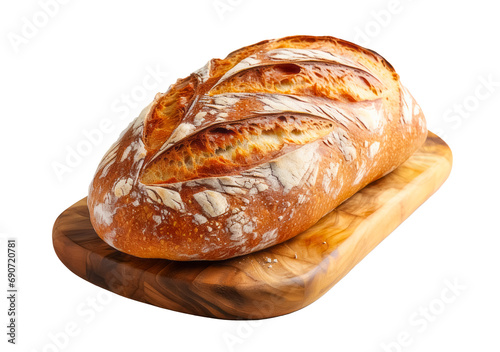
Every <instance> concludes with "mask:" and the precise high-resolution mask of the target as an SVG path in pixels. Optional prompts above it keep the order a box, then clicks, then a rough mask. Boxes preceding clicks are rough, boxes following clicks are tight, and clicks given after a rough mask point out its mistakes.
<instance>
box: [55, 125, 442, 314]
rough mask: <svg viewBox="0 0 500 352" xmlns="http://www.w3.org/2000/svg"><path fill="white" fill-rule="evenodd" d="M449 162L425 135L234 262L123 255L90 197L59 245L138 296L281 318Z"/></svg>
mask: <svg viewBox="0 0 500 352" xmlns="http://www.w3.org/2000/svg"><path fill="white" fill-rule="evenodd" d="M451 164H452V154H451V150H450V149H449V147H448V146H447V145H446V143H444V142H443V141H442V140H441V139H440V138H439V137H437V136H436V135H434V134H433V133H429V137H428V138H427V141H426V143H425V144H424V145H423V146H422V148H420V149H419V150H418V151H417V152H416V153H415V154H414V155H413V156H412V157H411V158H410V159H409V160H407V161H406V162H405V163H404V164H403V165H401V166H400V167H399V168H398V169H396V170H394V171H393V172H392V173H390V174H389V175H387V176H385V177H383V178H382V179H380V180H378V181H376V182H374V183H372V184H370V185H368V186H367V187H365V188H364V189H362V190H360V191H359V192H358V193H356V194H355V195H354V196H352V197H351V198H349V199H348V200H346V201H345V202H344V203H343V204H341V205H340V206H339V207H338V208H337V209H335V210H334V211H332V212H331V213H329V214H328V215H326V216H325V217H323V218H322V219H321V220H320V221H319V222H318V223H317V224H316V225H314V226H313V227H311V228H310V229H309V230H307V231H305V232H303V233H302V234H300V235H298V236H296V237H294V238H292V239H290V240H288V241H286V242H284V243H282V244H279V245H276V246H274V247H271V248H268V249H265V250H262V251H260V252H257V253H253V254H249V255H246V256H243V257H239V258H235V259H229V260H225V261H217V262H175V261H169V260H164V259H141V258H136V257H133V256H130V255H128V254H125V253H121V252H119V251H117V250H115V249H113V248H112V247H110V246H108V245H107V244H106V243H104V242H103V241H102V240H101V239H100V238H99V237H98V236H97V234H96V233H95V232H94V229H93V228H92V225H91V223H90V220H89V211H88V208H87V203H86V198H84V199H82V200H80V201H79V202H77V203H75V204H74V205H72V206H71V207H70V208H68V209H66V210H65V211H64V212H63V213H62V214H61V215H60V216H59V217H58V218H57V220H56V222H55V224H54V229H53V243H54V249H55V251H56V253H57V255H58V256H59V259H60V260H61V261H62V262H63V263H64V265H66V266H67V267H68V268H69V269H70V270H71V271H72V272H73V273H75V274H76V275H78V276H80V277H81V278H83V279H85V280H87V281H89V282H91V283H93V284H95V285H97V286H100V287H102V288H104V289H107V290H110V291H112V292H114V293H117V294H119V295H122V296H125V297H128V298H132V299H135V300H137V301H141V302H145V303H149V304H152V305H155V306H158V307H163V308H167V309H172V310H175V311H179V312H185V313H191V314H196V315H202V316H207V317H214V318H223V319H260V318H269V317H275V316H279V315H283V314H287V313H290V312H294V311H296V310H298V309H301V308H303V307H305V306H307V305H308V304H310V303H312V302H314V301H315V300H317V299H318V298H319V297H321V296H322V295H323V294H324V293H326V292H327V291H328V290H329V289H330V288H332V286H333V285H335V284H336V283H337V282H338V281H339V280H340V279H341V278H342V277H344V275H346V274H347V273H348V272H349V271H350V270H351V269H352V268H353V267H354V266H355V265H356V264H357V263H358V262H359V261H360V260H361V259H363V258H364V257H365V256H366V255H367V254H368V253H369V252H370V251H371V250H372V249H373V248H375V246H377V245H378V244H379V243H380V242H381V241H382V240H383V239H384V238H385V237H386V236H387V235H388V234H390V233H391V232H392V231H393V230H394V229H395V228H396V227H397V226H398V225H399V224H400V223H401V222H403V221H404V220H405V219H406V218H407V217H408V216H409V215H410V214H411V213H412V212H413V211H415V209H417V208H418V207H419V206H420V205H421V204H422V203H423V202H425V200H426V199H428V198H429V197H430V196H431V195H432V194H433V193H434V192H435V191H436V190H437V189H438V188H439V187H440V186H441V185H442V184H443V182H444V181H445V180H446V178H447V177H448V175H449V173H450V171H451Z"/></svg>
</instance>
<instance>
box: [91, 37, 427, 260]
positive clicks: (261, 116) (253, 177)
mask: <svg viewBox="0 0 500 352" xmlns="http://www.w3.org/2000/svg"><path fill="white" fill-rule="evenodd" d="M426 134H427V130H426V125H425V119H424V117H423V114H422V112H421V110H420V108H419V106H418V105H417V104H416V102H415V101H414V99H413V98H412V97H411V95H410V94H409V93H408V91H407V90H406V89H405V88H404V87H403V86H402V85H401V84H400V82H399V77H398V75H397V74H396V73H395V72H394V69H393V68H392V66H391V65H390V64H389V63H388V62H387V61H386V60H385V59H383V58H382V57H381V56H380V55H378V54H376V53H375V52H372V51H370V50H367V49H364V48H361V47H359V46H357V45H355V44H352V43H349V42H346V41H343V40H340V39H336V38H331V37H310V36H295V37H286V38H282V39H278V40H268V41H263V42H260V43H257V44H254V45H251V46H248V47H245V48H242V49H239V50H237V51H234V52H233V53H231V54H229V55H228V56H227V57H226V58H225V59H213V60H211V61H210V62H209V63H208V64H207V65H206V66H205V67H204V68H202V69H200V70H199V71H196V72H195V73H193V74H191V75H190V76H189V77H187V78H185V79H181V80H178V81H177V83H176V84H174V85H173V86H172V87H171V88H170V89H169V91H168V92H166V93H165V94H158V95H157V97H156V98H155V101H154V102H153V103H152V104H151V105H150V106H148V107H147V108H146V109H144V111H143V112H142V113H141V115H140V116H139V117H138V118H137V119H136V120H134V122H132V123H131V125H130V126H129V127H128V128H127V130H126V131H125V132H124V133H123V135H122V136H121V137H120V139H119V140H118V141H117V142H116V143H115V144H114V145H113V146H112V147H111V149H110V150H109V151H108V153H107V154H106V155H105V156H104V158H103V160H102V161H101V163H100V165H99V168H98V170H97V172H96V175H95V177H94V180H93V182H92V184H91V186H90V190H89V197H88V204H89V209H90V214H91V220H92V223H93V226H94V228H95V230H96V232H97V233H98V234H99V236H100V237H101V238H102V239H103V240H105V241H106V242H107V243H108V244H110V245H111V246H113V247H115V248H117V249H118V250H121V251H124V252H126V253H130V254H132V255H135V256H139V257H155V258H167V259H173V260H219V259H226V258H231V257H234V256H237V255H243V254H246V253H250V252H253V251H256V250H259V249H262V248H266V247H269V246H271V245H274V244H276V243H280V242H283V241H285V240H286V239H288V238H291V237H293V236H295V235H297V234H298V233H300V232H302V231H303V230H305V229H307V228H308V227H310V226H311V225H313V224H314V223H315V222H316V221H317V220H318V219H320V218H321V217H322V216H323V215H325V214H326V213H328V212H329V211H331V210H332V209H333V208H334V207H336V206H337V205H339V204H340V203H341V202H342V201H344V200H345V199H346V198H348V197H350V196H351V195H352V194H354V193H355V192H356V191H357V190H359V189H360V188H362V187H364V186H365V185H366V184H368V183H370V182H372V181H374V180H376V179H378V178H380V177H382V176H383V175H384V174H387V173H388V172H390V171H392V170H393V169H395V168H396V167H397V166H399V165H400V164H401V163H402V162H404V161H405V160H406V159H407V158H408V157H409V156H410V155H411V154H412V153H413V152H414V151H415V150H416V149H417V148H418V147H419V146H420V145H421V144H422V143H423V142H424V140H425V137H426Z"/></svg>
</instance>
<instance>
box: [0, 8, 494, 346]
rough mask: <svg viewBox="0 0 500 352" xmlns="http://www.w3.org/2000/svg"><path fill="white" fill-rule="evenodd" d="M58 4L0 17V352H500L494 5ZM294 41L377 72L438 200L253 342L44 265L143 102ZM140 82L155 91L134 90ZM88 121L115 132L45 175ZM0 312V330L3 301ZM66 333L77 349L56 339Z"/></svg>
mask: <svg viewBox="0 0 500 352" xmlns="http://www.w3.org/2000/svg"><path fill="white" fill-rule="evenodd" d="M62 2H63V1H62V0H61V2H60V3H58V4H59V5H58V6H57V8H56V7H54V5H52V6H49V7H47V6H43V5H42V4H43V3H51V1H49V0H42V1H41V2H39V1H35V0H26V1H9V2H7V1H2V5H1V8H0V23H1V41H0V50H1V53H2V54H1V60H2V62H1V65H0V77H1V78H0V82H1V84H0V89H1V92H0V94H1V104H0V119H1V127H0V131H1V139H0V143H1V145H0V150H1V155H2V159H1V171H2V172H1V176H0V177H1V179H0V181H1V182H0V185H1V191H0V199H1V200H0V233H1V234H2V237H1V244H0V246H1V248H0V250H1V252H0V282H1V284H0V287H2V290H4V289H3V287H6V285H7V280H6V249H5V239H6V238H7V237H16V238H18V242H19V247H18V252H19V271H18V274H19V282H18V287H19V302H18V303H19V324H20V326H19V336H18V342H19V343H18V345H17V346H15V347H13V348H12V346H10V345H8V344H7V343H6V339H7V336H6V335H5V334H4V331H5V330H6V329H4V328H2V329H0V331H1V334H0V346H1V347H0V350H2V351H4V350H8V351H10V350H13V351H14V350H15V351H45V352H47V351H62V350H64V351H89V350H90V351H92V350H94V351H111V350H123V351H147V350H155V351H170V350H181V351H196V350H204V351H276V350H279V351H303V350H306V349H307V350H319V349H321V351H324V350H327V351H384V350H390V351H400V350H404V351H476V350H478V351H499V350H500V340H499V338H498V332H499V331H500V299H499V298H500V274H499V269H500V255H499V254H498V253H499V250H500V239H499V235H500V230H499V229H498V225H497V224H498V217H499V210H500V209H499V204H498V201H497V199H498V198H499V197H500V190H499V186H498V182H497V180H498V171H499V168H498V162H497V160H498V151H499V147H498V145H499V144H498V139H499V128H500V123H499V121H500V118H499V113H498V111H499V110H500V104H499V97H500V69H499V62H500V46H499V44H498V34H499V32H500V24H499V23H500V22H499V21H498V10H497V9H495V8H494V7H493V6H494V5H492V4H494V2H492V1H490V0H476V1H439V2H438V1H431V0H419V1H417V0H414V1H409V0H399V1H398V0H395V1H389V0H376V1H368V0H366V1H341V2H335V1H315V0H307V1H291V0H289V1H271V0H266V1H260V0H259V1H255V0H254V1H250V0H239V1H238V0H221V1H213V0H206V1H201V0H200V1H180V0H178V1H166V0H161V1H160V0H145V1H140V2H139V1H135V2H134V1H123V0H121V1H118V0H113V1H96V0H87V1H76V0H73V1H71V0H70V1H66V3H64V4H62ZM52 4H54V2H53V1H52ZM44 8H45V9H44ZM44 13H45V15H44ZM293 34H311V35H332V36H337V37H340V38H344V39H347V40H351V41H355V42H357V43H359V44H363V45H365V46H367V47H369V48H371V49H373V50H375V51H377V52H379V53H380V54H382V55H383V56H384V57H385V58H387V59H388V60H389V61H390V62H391V63H392V64H393V65H394V67H395V68H396V70H397V71H398V73H399V74H400V75H401V78H402V81H403V82H404V84H405V85H406V86H407V87H408V88H409V89H410V91H411V92H412V93H413V95H414V96H415V98H416V99H417V101H418V102H419V103H420V105H421V106H422V109H423V110H424V113H425V114H426V116H427V119H428V124H429V128H430V130H433V131H439V132H440V134H441V135H443V136H445V140H446V141H447V142H448V143H449V145H450V146H451V148H452V150H453V153H454V168H453V171H452V174H451V176H450V178H449V180H448V181H447V182H446V183H445V185H444V186H443V187H442V188H441V189H440V190H439V191H438V192H437V193H436V194H435V195H434V196H433V197H432V198H431V199H430V200H429V201H427V202H426V203H425V204H424V205H423V206H422V207H421V208H419V209H418V210H417V211H416V212H415V213H414V214H413V215H412V216H411V217H410V218H409V219H408V220H407V221H406V222H404V223H403V224H402V225H401V226H400V227H399V228H398V229H397V230H396V231H394V232H393V233H392V234H391V235H390V236H389V237H388V238H387V239H386V240H385V241H384V242H383V243H382V244H380V245H379V246H378V247H377V248H376V249H375V250H374V251H373V252H372V253H370V254H369V255H368V256H367V257H366V258H365V259H364V260H363V261H362V262H361V263H360V264H359V265H357V266H356V267H355V268H354V269H353V270H352V271H351V272H350V273H349V274H348V275H347V276H346V277H345V278H344V279H343V280H341V282H340V283H338V284H337V285H336V286H334V288H333V289H331V290H330V291H329V292H328V293H327V294H325V295H324V296H323V297H322V298H321V299H319V300H318V301H317V302H315V303H313V304H312V305H310V306H309V307H307V308H305V309H302V310H301V311H298V312H295V313H293V314H290V315H287V316H283V317H278V318H274V319H269V320H264V321H259V322H254V323H252V324H250V323H248V322H244V321H243V322H242V321H240V322H237V321H223V320H215V319H208V318H201V317H196V316H191V315H186V314H181V313H176V312H172V311H169V310H164V309H160V308H157V307H153V306H149V305H146V304H142V303H139V302H135V301H133V300H129V299H126V298H123V297H120V296H117V295H111V294H107V293H106V291H104V290H102V289H100V288H98V287H96V286H93V285H92V284H89V283H88V282H86V281H84V280H82V279H80V278H78V277H76V276H75V275H74V274H72V273H71V272H70V271H69V270H68V269H66V268H65V267H64V265H62V263H61V262H60V261H59V260H58V258H57V257H56V255H55V253H54V250H53V248H52V242H51V231H52V225H53V222H54V220H55V219H56V217H57V216H58V215H59V213H60V212H62V211H63V210H64V209H65V208H66V207H68V206H69V205H71V204H73V203H74V202H75V201H77V200H79V199H81V198H82V197H84V196H85V195H86V192H87V187H88V184H89V183H90V180H91V178H92V176H93V173H94V171H95V169H96V167H97V163H98V162H99V160H100V158H101V157H102V155H103V154H104V152H105V151H106V150H107V149H108V147H109V146H110V145H111V144H112V143H113V142H114V140H115V139H116V138H117V136H118V134H119V133H120V131H121V130H122V129H123V128H124V127H125V126H126V125H127V124H128V122H129V121H130V120H131V119H132V118H134V117H135V116H136V115H137V114H138V112H139V111H140V110H141V108H142V107H143V106H145V105H147V104H148V103H149V102H150V101H151V100H152V98H153V96H154V95H155V93H156V92H158V91H161V92H163V91H165V90H167V88H168V86H169V85H170V84H172V83H173V82H174V81H175V79H176V78H180V77H184V76H186V75H188V74H189V73H190V72H192V71H194V70H195V69H198V68H199V67H201V66H202V65H204V64H205V63H206V62H207V61H208V60H209V59H210V58H212V57H224V56H225V55H227V54H228V53H229V52H231V51H233V50H235V49H237V48H240V47H242V46H245V45H249V44H252V43H254V42H257V41H260V40H263V39H269V38H277V37H282V36H286V35H293ZM151 70H153V71H154V70H160V71H161V72H163V73H160V74H158V77H157V80H156V81H155V80H149V81H148V82H149V84H148V87H147V88H144V87H143V81H144V80H145V79H148V78H147V77H148V75H150V72H151ZM488 81H489V82H490V83H487V82H488ZM126 96H130V97H131V98H130V99H131V100H130V101H129V100H127V98H126ZM103 121H107V123H108V125H109V126H108V127H109V129H113V130H112V131H111V132H110V131H109V129H107V130H106V132H105V133H103V138H102V140H101V141H97V142H95V143H94V144H93V145H92V148H91V150H89V151H88V153H87V155H85V156H82V157H81V159H76V160H73V161H72V163H71V164H72V166H71V167H69V169H68V170H65V171H66V172H65V173H63V174H62V175H61V174H59V175H58V173H57V172H56V171H55V169H54V166H55V165H59V164H58V163H60V164H65V163H66V158H67V157H68V154H69V153H70V150H75V149H76V148H77V147H78V146H79V143H80V144H81V143H85V142H82V141H85V140H86V138H87V137H86V136H85V134H84V132H85V131H87V132H88V131H92V130H95V129H97V128H100V126H101V125H102V124H103V123H104V124H105V123H106V122H103ZM450 284H453V285H457V288H456V292H455V293H450V292H451V291H449V292H447V293H448V299H446V302H444V301H443V299H442V298H441V293H442V292H443V290H446V287H447V285H450ZM0 297H4V293H2V294H1V296H0ZM92 300H97V304H96V305H95V307H96V308H92V307H91V303H90V302H91V301H92ZM99 300H100V301H99ZM0 308H1V310H0V326H2V327H3V326H5V325H6V324H7V314H6V309H7V307H6V299H3V298H2V299H1V302H0ZM421 309H430V313H429V314H431V316H429V317H427V318H424V316H423V315H422V314H423V313H422V312H423V311H422V310H421ZM422 319H423V320H422ZM68 324H69V325H70V327H71V326H72V327H73V328H74V329H76V331H77V336H72V337H69V338H65V337H63V335H62V334H66V332H64V331H65V329H66V327H67V326H68ZM401 334H403V335H402V336H401ZM405 334H406V335H405ZM51 336H56V337H58V339H59V340H58V341H59V347H57V346H56V344H55V343H54V342H53V341H51ZM398 338H399V339H400V341H399V342H398ZM401 342H403V344H404V346H403V347H401ZM396 343H397V344H398V346H399V347H398V346H396ZM384 346H386V347H384Z"/></svg>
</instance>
